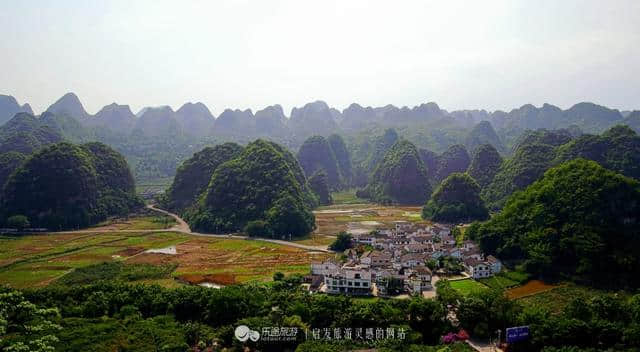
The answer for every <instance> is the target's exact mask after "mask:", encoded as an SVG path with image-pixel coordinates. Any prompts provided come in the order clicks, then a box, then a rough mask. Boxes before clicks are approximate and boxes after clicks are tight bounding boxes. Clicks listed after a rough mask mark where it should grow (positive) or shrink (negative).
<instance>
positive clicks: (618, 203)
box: [467, 159, 640, 287]
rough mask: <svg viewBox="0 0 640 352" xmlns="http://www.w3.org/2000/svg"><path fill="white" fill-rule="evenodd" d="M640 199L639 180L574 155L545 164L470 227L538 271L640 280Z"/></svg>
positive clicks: (487, 243) (615, 283)
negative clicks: (540, 172) (490, 215)
mask: <svg viewBox="0 0 640 352" xmlns="http://www.w3.org/2000/svg"><path fill="white" fill-rule="evenodd" d="M639 207H640V183H638V181H635V180H633V179H630V178H627V177H625V176H622V175H620V174H616V173H615V172H613V171H609V170H606V169H604V168H603V167H601V166H600V165H598V164H597V163H595V162H593V161H587V160H584V159H577V160H573V161H569V162H566V163H564V164H561V165H560V166H558V167H555V168H553V169H551V170H549V171H547V172H546V173H545V175H544V177H542V178H541V179H540V180H538V181H536V182H535V183H534V184H533V185H531V186H529V187H528V188H527V189H526V190H525V191H523V192H518V193H515V194H514V195H513V196H511V197H510V198H509V200H508V202H507V204H506V206H505V208H504V209H503V210H502V211H501V212H500V213H499V214H497V215H496V216H494V217H493V218H492V219H491V220H489V221H488V222H486V223H484V224H474V225H472V226H471V227H470V228H469V229H468V230H467V234H468V235H469V236H470V237H471V238H474V239H476V240H478V241H479V242H480V245H481V247H482V249H483V251H484V252H487V253H495V254H497V255H498V256H499V257H500V258H502V259H506V260H518V261H522V262H523V264H524V268H525V270H526V271H527V272H529V273H532V274H535V275H539V276H542V277H556V278H557V277H560V278H569V279H572V280H576V281H582V282H588V283H596V284H600V285H607V286H612V287H638V285H640V280H638V276H637V275H636V274H635V273H637V272H638V270H640V242H639V241H640V234H639V233H638V231H639V230H638V226H637V224H638V221H639V220H640V219H638V214H640V208H639Z"/></svg>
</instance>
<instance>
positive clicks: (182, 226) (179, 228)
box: [55, 204, 332, 253]
mask: <svg viewBox="0 0 640 352" xmlns="http://www.w3.org/2000/svg"><path fill="white" fill-rule="evenodd" d="M147 208H148V209H150V210H153V211H156V212H159V213H162V214H165V215H168V216H171V217H172V218H174V219H176V222H177V223H178V224H177V225H174V226H173V227H171V228H168V229H155V230H109V229H107V230H98V229H96V230H91V229H84V230H74V231H60V232H55V233H112V232H116V233H117V232H122V233H130V232H135V233H151V232H180V233H184V234H189V235H192V236H203V237H215V238H232V239H239V240H251V241H264V242H271V243H275V244H279V245H283V246H289V247H295V248H300V249H304V250H307V251H314V252H325V253H332V251H331V250H329V249H328V248H327V247H326V246H308V245H304V244H300V243H295V242H290V241H283V240H274V239H271V238H254V237H248V236H241V235H229V234H215V233H200V232H193V231H191V228H190V227H189V224H187V223H186V221H184V220H183V219H182V218H181V217H180V216H178V215H176V214H174V213H171V212H168V211H166V210H164V209H160V208H157V207H155V206H154V205H152V204H149V205H147Z"/></svg>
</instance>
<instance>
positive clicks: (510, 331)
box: [507, 326, 529, 343]
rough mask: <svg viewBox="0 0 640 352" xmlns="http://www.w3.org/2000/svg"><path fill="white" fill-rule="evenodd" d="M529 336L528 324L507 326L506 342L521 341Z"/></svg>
mask: <svg viewBox="0 0 640 352" xmlns="http://www.w3.org/2000/svg"><path fill="white" fill-rule="evenodd" d="M528 338H529V326H516V327H513V328H507V343H514V342H518V341H523V340H526V339H528Z"/></svg>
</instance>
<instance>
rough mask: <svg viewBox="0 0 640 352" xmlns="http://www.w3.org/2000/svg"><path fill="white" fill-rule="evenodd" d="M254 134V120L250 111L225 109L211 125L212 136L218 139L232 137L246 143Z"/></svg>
mask: <svg viewBox="0 0 640 352" xmlns="http://www.w3.org/2000/svg"><path fill="white" fill-rule="evenodd" d="M254 133H255V119H254V117H253V113H252V112H251V110H249V109H247V110H244V111H242V110H231V109H226V110H225V111H223V112H222V114H220V116H218V118H217V119H216V121H215V122H214V124H213V130H212V134H213V135H214V136H219V137H234V138H238V139H240V140H241V141H246V140H247V138H251V136H253V134H254Z"/></svg>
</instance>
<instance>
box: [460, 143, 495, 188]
mask: <svg viewBox="0 0 640 352" xmlns="http://www.w3.org/2000/svg"><path fill="white" fill-rule="evenodd" d="M500 165H502V157H501V156H500V154H499V153H498V151H497V150H496V148H494V147H493V146H492V145H491V144H482V145H480V146H478V147H477V149H476V151H475V152H474V153H473V158H472V159H471V164H470V165H469V169H468V170H467V173H468V174H469V176H471V177H473V179H474V180H476V182H478V185H479V186H480V188H481V189H484V188H485V187H487V186H488V185H489V184H490V183H491V181H493V178H494V177H495V175H496V173H498V170H499V169H500Z"/></svg>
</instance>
